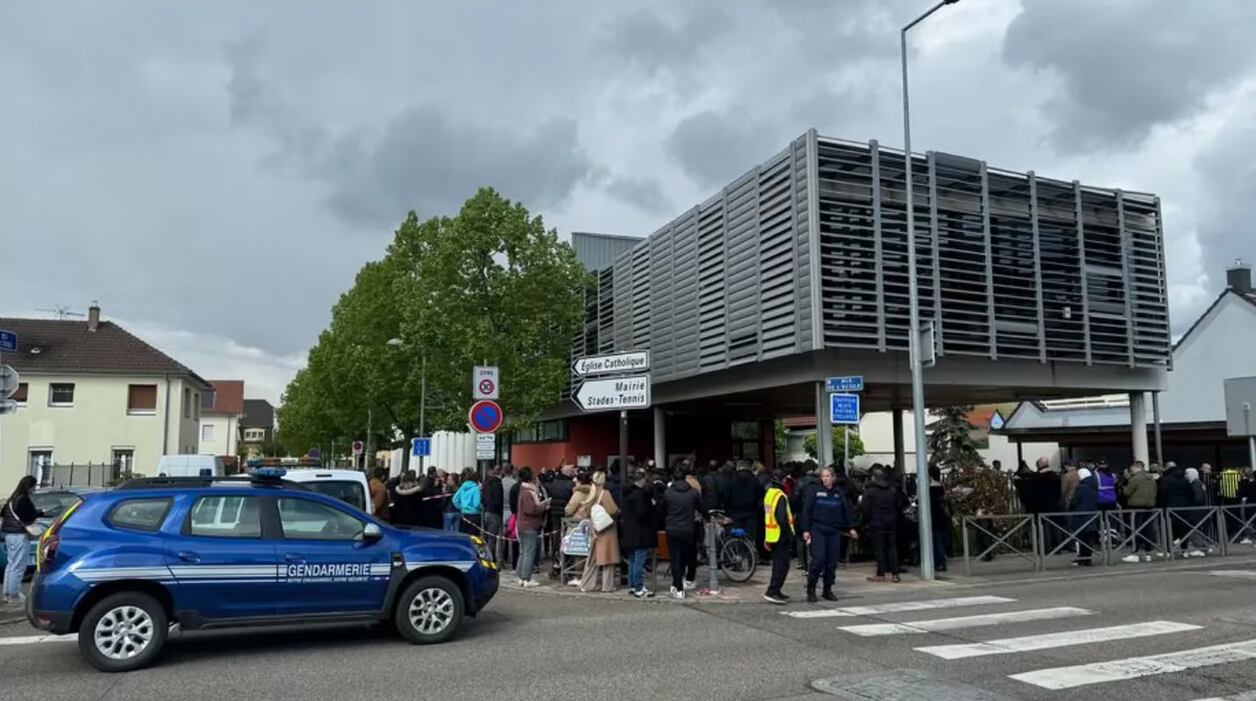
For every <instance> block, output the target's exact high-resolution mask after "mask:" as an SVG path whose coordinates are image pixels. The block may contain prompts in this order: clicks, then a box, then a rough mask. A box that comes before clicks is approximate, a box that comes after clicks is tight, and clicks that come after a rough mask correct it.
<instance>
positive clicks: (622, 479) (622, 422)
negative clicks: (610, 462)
mask: <svg viewBox="0 0 1256 701" xmlns="http://www.w3.org/2000/svg"><path fill="white" fill-rule="evenodd" d="M627 482H628V410H627V409H620V411H619V484H620V491H619V494H620V498H622V497H623V493H624V492H623V485H624V484H625V483H627ZM616 505H617V506H619V508H620V510H621V511H622V510H623V508H624V507H623V505H622V504H619V503H618V501H616Z"/></svg>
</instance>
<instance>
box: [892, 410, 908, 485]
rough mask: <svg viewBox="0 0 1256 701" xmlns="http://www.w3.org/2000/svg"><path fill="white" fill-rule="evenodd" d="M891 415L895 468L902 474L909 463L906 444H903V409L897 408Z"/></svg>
mask: <svg viewBox="0 0 1256 701" xmlns="http://www.w3.org/2000/svg"><path fill="white" fill-rule="evenodd" d="M890 416H891V417H893V418H892V419H891V420H892V421H893V422H894V469H895V470H898V474H900V475H901V474H903V466H904V465H906V464H907V458H906V455H907V453H906V446H904V445H903V410H902V409H895V410H893V411H891V412H890Z"/></svg>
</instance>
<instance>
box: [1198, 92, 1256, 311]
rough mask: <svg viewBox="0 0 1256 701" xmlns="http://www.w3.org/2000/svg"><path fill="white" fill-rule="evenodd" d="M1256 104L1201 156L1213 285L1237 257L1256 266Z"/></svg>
mask: <svg viewBox="0 0 1256 701" xmlns="http://www.w3.org/2000/svg"><path fill="white" fill-rule="evenodd" d="M1252 154H1256V102H1250V103H1249V104H1248V105H1247V106H1246V107H1245V108H1243V109H1240V110H1238V111H1237V112H1236V113H1235V114H1234V115H1233V116H1232V117H1231V118H1230V119H1229V121H1228V122H1227V123H1226V125H1225V126H1224V127H1223V128H1222V129H1221V130H1220V131H1219V132H1218V133H1217V135H1216V137H1215V138H1214V139H1213V141H1212V143H1211V144H1209V145H1208V146H1207V147H1206V148H1205V149H1204V150H1203V151H1202V152H1201V153H1200V154H1199V156H1198V157H1197V158H1196V160H1195V168H1196V169H1197V170H1198V172H1199V173H1200V175H1201V178H1202V179H1201V183H1200V184H1201V192H1202V193H1203V198H1202V202H1201V207H1200V209H1201V215H1200V221H1199V234H1198V235H1199V243H1200V245H1201V246H1202V247H1203V249H1204V260H1203V270H1204V273H1205V274H1207V275H1208V278H1209V282H1210V283H1211V287H1213V288H1214V289H1219V288H1220V287H1221V286H1222V285H1224V284H1225V269H1226V267H1228V266H1229V265H1230V264H1231V263H1233V262H1234V259H1235V258H1242V259H1244V260H1246V261H1247V262H1248V263H1254V262H1256V166H1254V165H1253V164H1252Z"/></svg>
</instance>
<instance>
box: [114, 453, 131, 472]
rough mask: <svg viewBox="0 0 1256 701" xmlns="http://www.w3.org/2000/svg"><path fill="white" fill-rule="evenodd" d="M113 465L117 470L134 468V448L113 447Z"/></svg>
mask: <svg viewBox="0 0 1256 701" xmlns="http://www.w3.org/2000/svg"><path fill="white" fill-rule="evenodd" d="M113 466H114V467H116V468H117V469H118V471H119V472H130V471H132V470H133V469H134V468H135V449H134V448H114V449H113Z"/></svg>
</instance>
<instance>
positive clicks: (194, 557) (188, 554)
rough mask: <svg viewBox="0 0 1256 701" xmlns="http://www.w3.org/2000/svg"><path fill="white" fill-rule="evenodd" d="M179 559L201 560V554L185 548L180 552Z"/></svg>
mask: <svg viewBox="0 0 1256 701" xmlns="http://www.w3.org/2000/svg"><path fill="white" fill-rule="evenodd" d="M179 559H180V560H183V561H184V562H200V561H201V556H200V555H197V554H196V553H194V552H189V551H187V550H183V551H181V552H180V553H179Z"/></svg>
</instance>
